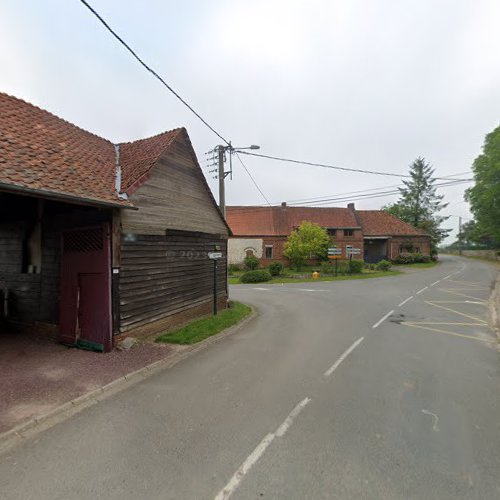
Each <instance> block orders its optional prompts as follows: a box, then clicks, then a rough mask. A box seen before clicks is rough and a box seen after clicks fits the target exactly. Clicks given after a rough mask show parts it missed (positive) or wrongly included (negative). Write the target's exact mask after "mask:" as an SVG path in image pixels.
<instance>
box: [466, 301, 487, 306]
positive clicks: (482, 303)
mask: <svg viewBox="0 0 500 500" xmlns="http://www.w3.org/2000/svg"><path fill="white" fill-rule="evenodd" d="M464 303H465V304H478V305H480V306H485V305H487V302H486V301H484V302H479V301H477V300H464Z"/></svg>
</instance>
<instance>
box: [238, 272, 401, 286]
mask: <svg viewBox="0 0 500 500" xmlns="http://www.w3.org/2000/svg"><path fill="white" fill-rule="evenodd" d="M398 274H402V271H371V272H364V273H361V274H353V275H349V274H346V275H342V276H337V277H335V276H321V277H319V278H317V279H313V278H312V277H310V278H288V277H286V276H277V277H276V278H273V279H272V280H271V281H266V282H265V283H245V284H247V285H254V286H259V285H269V284H281V283H312V282H317V281H346V280H364V279H369V278H382V277H384V276H396V275H398ZM229 284H230V285H238V284H240V280H239V278H237V277H233V278H229ZM241 284H243V283H241Z"/></svg>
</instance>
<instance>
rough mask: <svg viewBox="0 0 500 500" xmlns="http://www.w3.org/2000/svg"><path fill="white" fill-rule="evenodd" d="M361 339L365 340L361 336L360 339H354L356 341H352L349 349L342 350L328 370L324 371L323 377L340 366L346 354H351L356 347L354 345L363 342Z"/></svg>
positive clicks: (356, 345)
mask: <svg viewBox="0 0 500 500" xmlns="http://www.w3.org/2000/svg"><path fill="white" fill-rule="evenodd" d="M363 340H365V338H364V337H361V338H360V339H358V340H356V342H354V344H352V346H351V347H349V349H347V350H346V351H344V352H343V354H342V355H341V356H340V358H339V359H337V361H335V363H333V365H332V366H330V368H328V370H326V372H325V373H324V374H323V375H324V376H325V377H329V376H330V375H331V374H332V373H333V372H334V371H335V370H336V369H337V368H338V367H339V366H340V364H341V363H342V361H344V359H345V358H347V356H349V354H351V352H352V351H354V349H356V347H358V345H359V344H361V342H363Z"/></svg>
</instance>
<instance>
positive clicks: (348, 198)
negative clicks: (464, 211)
mask: <svg viewBox="0 0 500 500" xmlns="http://www.w3.org/2000/svg"><path fill="white" fill-rule="evenodd" d="M467 182H472V179H463V180H449V181H448V182H443V183H440V184H436V187H437V188H444V187H453V186H457V185H459V184H464V183H467ZM387 187H389V186H387ZM379 189H380V188H379ZM382 189H384V188H382ZM397 194H399V190H389V191H379V192H375V193H371V194H370V193H366V194H365V195H361V194H360V195H358V196H345V197H342V196H339V197H337V198H331V199H329V200H325V201H322V202H315V204H314V206H311V207H309V208H314V207H315V206H322V205H329V204H330V203H345V202H351V201H360V200H369V199H374V198H380V197H385V196H392V195H397ZM286 203H289V202H288V201H287V202H286ZM311 203H313V202H311ZM270 206H273V205H270ZM274 206H275V207H277V206H279V205H274ZM296 207H297V208H298V207H299V206H297V205H296ZM261 208H264V207H258V206H248V207H241V208H240V209H239V210H238V213H243V212H256V211H259V209H261ZM291 208H294V205H292V206H291ZM325 208H327V207H325Z"/></svg>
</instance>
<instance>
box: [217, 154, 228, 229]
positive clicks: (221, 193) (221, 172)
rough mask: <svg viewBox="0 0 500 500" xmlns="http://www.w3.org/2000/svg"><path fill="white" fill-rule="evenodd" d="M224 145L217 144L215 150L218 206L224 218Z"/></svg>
mask: <svg viewBox="0 0 500 500" xmlns="http://www.w3.org/2000/svg"><path fill="white" fill-rule="evenodd" d="M225 149H226V148H225V147H224V146H217V152H218V155H219V174H218V177H219V208H220V211H221V212H222V215H223V217H224V219H225V218H226V186H225V182H224V181H225V178H226V173H225V172H224V152H225Z"/></svg>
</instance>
